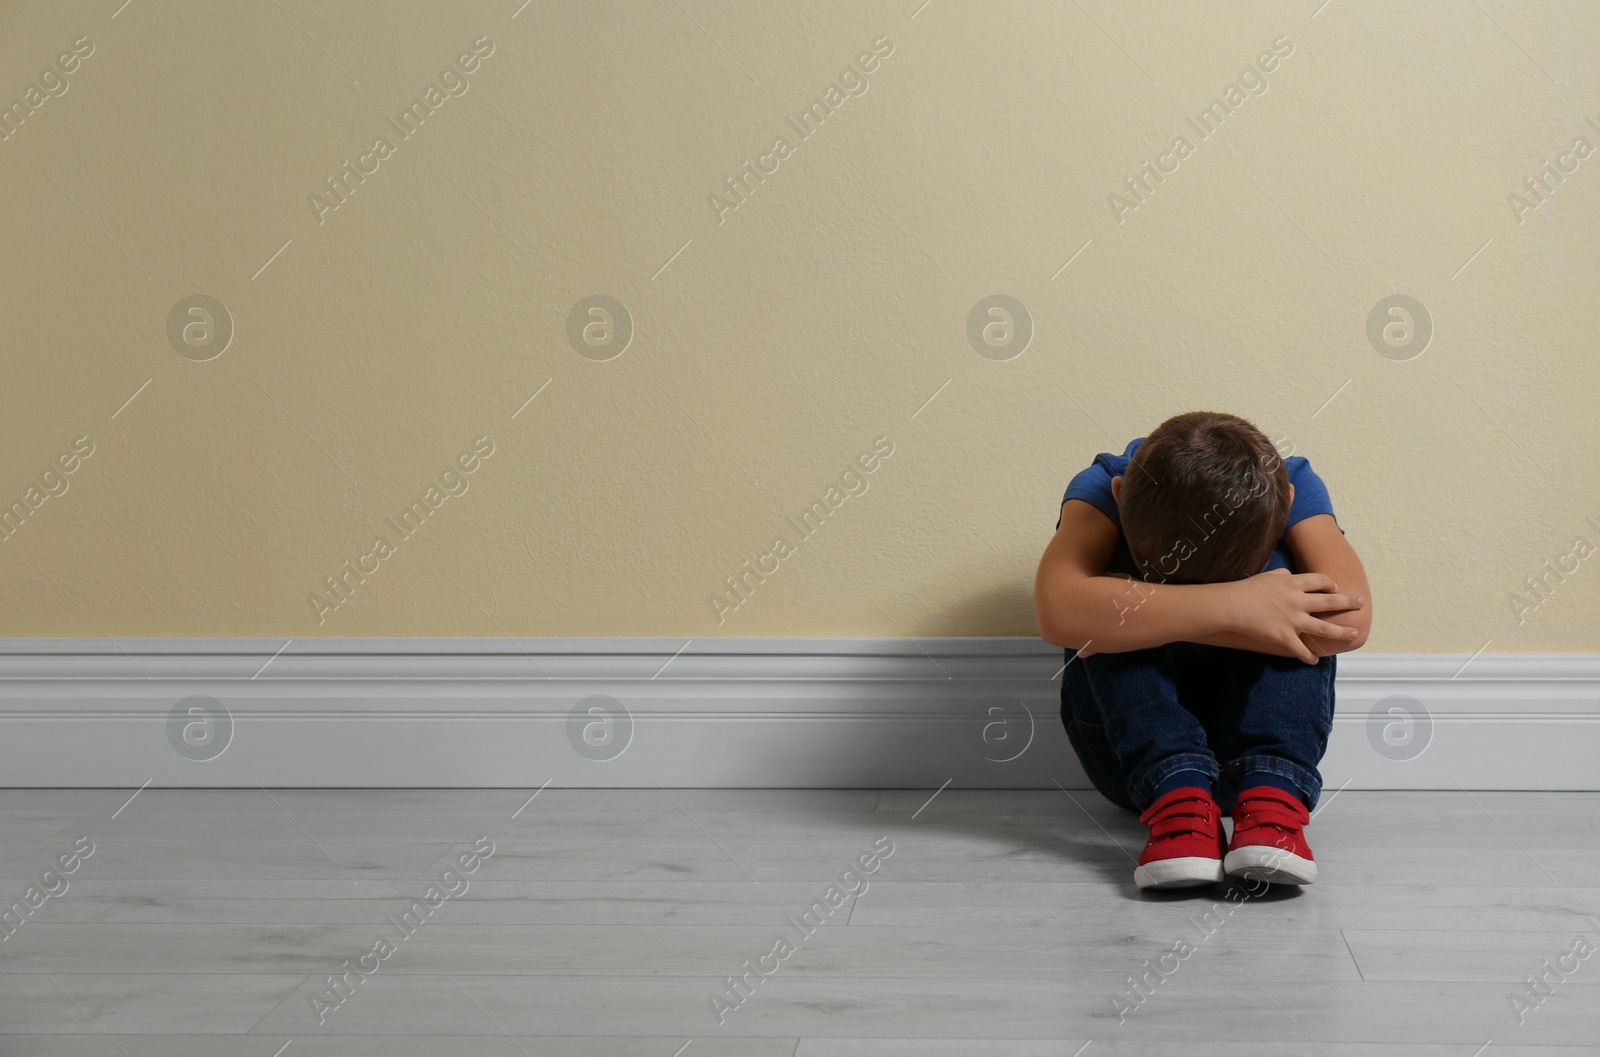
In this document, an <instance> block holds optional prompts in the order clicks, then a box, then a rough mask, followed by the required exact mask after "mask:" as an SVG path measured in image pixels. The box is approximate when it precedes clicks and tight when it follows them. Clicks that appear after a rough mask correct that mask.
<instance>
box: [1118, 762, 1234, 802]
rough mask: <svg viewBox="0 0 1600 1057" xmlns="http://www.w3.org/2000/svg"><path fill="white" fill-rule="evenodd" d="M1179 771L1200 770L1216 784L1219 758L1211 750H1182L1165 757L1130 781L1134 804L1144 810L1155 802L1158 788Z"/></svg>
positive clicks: (1130, 791) (1130, 795)
mask: <svg viewBox="0 0 1600 1057" xmlns="http://www.w3.org/2000/svg"><path fill="white" fill-rule="evenodd" d="M1179 771H1199V772H1200V773H1201V774H1203V775H1205V776H1206V777H1208V778H1210V779H1211V783H1212V785H1213V786H1215V785H1216V781H1217V776H1218V773H1219V770H1218V767H1217V758H1216V757H1215V756H1213V755H1211V754H1210V753H1209V752H1180V753H1177V754H1175V755H1172V756H1167V757H1165V758H1163V759H1162V760H1161V761H1160V762H1159V763H1157V764H1155V765H1154V766H1152V767H1150V768H1148V769H1147V770H1145V771H1144V772H1143V773H1142V774H1137V775H1135V776H1134V777H1133V779H1132V780H1131V781H1130V782H1129V783H1128V795H1129V797H1130V798H1131V799H1132V800H1133V802H1134V805H1135V806H1136V807H1137V808H1138V809H1139V810H1140V811H1141V812H1142V811H1144V809H1145V808H1147V807H1149V806H1150V805H1151V804H1153V803H1155V801H1156V790H1157V789H1158V788H1159V787H1160V786H1161V783H1162V782H1164V781H1166V780H1167V779H1168V778H1169V777H1171V776H1172V775H1174V774H1177V773H1178V772H1179Z"/></svg>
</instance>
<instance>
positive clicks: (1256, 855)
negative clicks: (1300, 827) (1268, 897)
mask: <svg viewBox="0 0 1600 1057" xmlns="http://www.w3.org/2000/svg"><path fill="white" fill-rule="evenodd" d="M1222 866H1223V869H1224V870H1226V871H1227V874H1228V876H1229V877H1244V878H1248V879H1249V880H1252V881H1257V880H1259V881H1267V882H1269V883H1271V884H1281V885H1308V884H1311V883H1312V882H1313V881H1315V880H1316V879H1317V864H1316V863H1315V862H1313V861H1312V860H1310V859H1304V858H1301V857H1300V856H1298V855H1296V854H1295V853H1294V852H1292V851H1284V850H1283V849H1282V848H1271V847H1268V846H1266V845H1264V844H1257V845H1251V846H1250V847H1247V848H1235V849H1234V850H1233V851H1230V852H1229V853H1228V854H1227V856H1226V857H1225V858H1224V859H1223V860H1222Z"/></svg>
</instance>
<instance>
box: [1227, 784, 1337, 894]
mask: <svg viewBox="0 0 1600 1057" xmlns="http://www.w3.org/2000/svg"><path fill="white" fill-rule="evenodd" d="M1310 821H1311V816H1310V814H1309V813H1308V812H1307V811H1306V806H1305V805H1304V804H1302V803H1301V802H1300V798H1299V797H1297V796H1295V795H1294V794H1293V793H1289V792H1285V791H1284V790H1282V789H1277V788H1275V787H1273V786H1268V785H1257V786H1252V787H1251V788H1249V789H1243V790H1240V792H1239V797H1238V799H1237V800H1235V801H1234V804H1233V840H1232V841H1230V842H1229V843H1228V854H1227V856H1226V857H1225V858H1224V859H1223V866H1224V867H1225V868H1226V870H1227V871H1228V876H1230V877H1249V878H1252V879H1255V878H1259V879H1260V880H1263V881H1270V882H1273V883H1275V884H1291V885H1308V884H1310V883H1311V882H1313V881H1315V880H1316V879H1317V864H1316V863H1315V862H1314V861H1312V858H1311V846H1310V845H1309V844H1307V843H1306V836H1305V833H1304V832H1302V831H1301V828H1300V827H1302V826H1304V825H1305V824H1306V823H1307V822H1310Z"/></svg>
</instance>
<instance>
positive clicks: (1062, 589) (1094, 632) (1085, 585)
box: [1033, 499, 1228, 653]
mask: <svg viewBox="0 0 1600 1057" xmlns="http://www.w3.org/2000/svg"><path fill="white" fill-rule="evenodd" d="M1116 546H1117V527H1116V526H1115V525H1113V524H1112V523H1111V519H1110V518H1108V517H1106V516H1105V515H1104V514H1103V513H1101V512H1100V511H1099V510H1098V509H1096V508H1095V506H1094V505H1093V504H1091V503H1087V502H1085V501H1084V500H1082V499H1069V500H1067V501H1066V502H1065V503H1063V504H1061V527H1060V528H1059V529H1057V530H1056V534H1055V535H1054V536H1053V537H1052V538H1051V540H1050V543H1049V545H1048V546H1047V547H1046V548H1045V551H1044V557H1042V558H1041V559H1040V560H1039V572H1038V575H1037V576H1036V577H1035V579H1034V588H1033V612H1034V619H1035V620H1036V622H1037V623H1038V625H1039V634H1040V636H1042V637H1043V638H1044V640H1045V641H1046V642H1051V643H1054V644H1055V645H1057V646H1064V647H1066V648H1068V649H1074V650H1083V649H1084V647H1086V646H1087V647H1089V649H1088V650H1087V651H1086V652H1088V653H1122V652H1125V651H1127V650H1138V649H1145V648H1147V647H1150V646H1160V645H1163V644H1165V643H1168V642H1175V641H1178V640H1181V639H1188V638H1193V637H1194V636H1197V635H1209V634H1214V633H1217V632H1221V631H1226V630H1228V624H1227V622H1226V620H1225V617H1224V613H1223V609H1224V607H1223V606H1222V605H1221V604H1220V603H1221V591H1222V586H1223V585H1221V584H1163V585H1157V584H1149V583H1145V582H1143V581H1134V580H1128V579H1125V578H1122V577H1118V576H1112V575H1107V574H1106V570H1107V569H1108V568H1110V565H1111V556H1112V554H1113V553H1114V551H1115V550H1116ZM1091 644H1092V645H1091Z"/></svg>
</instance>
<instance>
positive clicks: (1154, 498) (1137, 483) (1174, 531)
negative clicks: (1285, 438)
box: [1117, 411, 1289, 584]
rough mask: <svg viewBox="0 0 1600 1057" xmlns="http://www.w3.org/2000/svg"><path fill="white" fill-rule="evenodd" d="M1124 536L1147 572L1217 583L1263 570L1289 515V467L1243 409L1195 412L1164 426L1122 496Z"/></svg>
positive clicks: (1125, 479) (1164, 579) (1135, 464)
mask: <svg viewBox="0 0 1600 1057" xmlns="http://www.w3.org/2000/svg"><path fill="white" fill-rule="evenodd" d="M1117 510H1118V513H1119V514H1120V516H1121V518H1122V533H1123V538H1124V539H1125V540H1126V541H1127V544H1128V549H1129V551H1130V552H1131V553H1132V555H1133V558H1134V562H1135V565H1136V567H1137V568H1139V569H1141V570H1142V571H1143V572H1144V574H1145V578H1146V579H1147V580H1152V581H1156V582H1161V583H1191V584H1199V583H1219V582H1222V581H1225V580H1242V579H1244V578H1245V577H1247V576H1253V575H1255V574H1256V573H1258V572H1260V571H1261V568H1262V566H1264V565H1266V564H1267V561H1268V560H1269V559H1270V558H1271V557H1272V550H1273V548H1274V547H1275V546H1276V545H1277V542H1278V539H1279V538H1280V537H1281V536H1282V535H1283V530H1284V526H1285V525H1286V524H1287V523H1288V520H1289V472H1288V470H1287V469H1285V467H1284V465H1283V459H1282V458H1281V457H1279V455H1278V450H1277V448H1275V447H1274V446H1273V444H1272V442H1271V441H1270V440H1268V439H1267V437H1266V435H1265V434H1264V433H1262V432H1261V431H1260V430H1259V429H1257V428H1256V427H1255V426H1254V425H1252V424H1251V423H1249V422H1247V421H1246V420H1244V419H1242V418H1240V417H1238V416H1237V415H1228V414H1222V413H1220V412H1215V411H1190V412H1187V413H1186V414H1182V415H1175V416H1173V417H1172V418H1169V419H1167V420H1166V421H1165V422H1163V423H1161V425H1159V426H1157V427H1156V429H1155V430H1154V432H1152V433H1151V434H1150V435H1149V436H1148V437H1146V438H1145V440H1144V443H1142V444H1140V445H1139V450H1138V451H1136V452H1134V453H1133V457H1132V458H1131V459H1130V460H1129V461H1128V469H1127V471H1126V472H1125V473H1124V474H1123V475H1122V484H1121V486H1120V488H1119V490H1118V495H1117Z"/></svg>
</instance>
